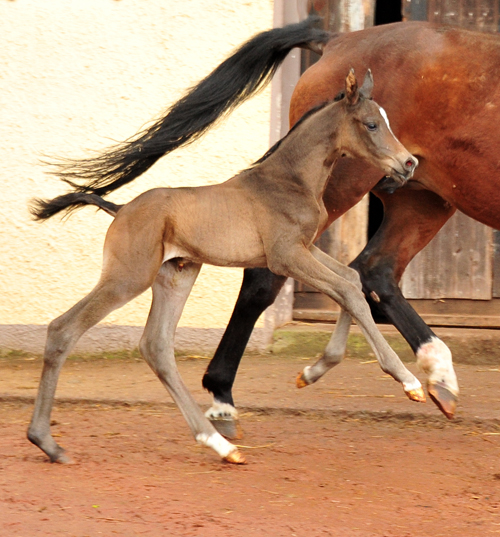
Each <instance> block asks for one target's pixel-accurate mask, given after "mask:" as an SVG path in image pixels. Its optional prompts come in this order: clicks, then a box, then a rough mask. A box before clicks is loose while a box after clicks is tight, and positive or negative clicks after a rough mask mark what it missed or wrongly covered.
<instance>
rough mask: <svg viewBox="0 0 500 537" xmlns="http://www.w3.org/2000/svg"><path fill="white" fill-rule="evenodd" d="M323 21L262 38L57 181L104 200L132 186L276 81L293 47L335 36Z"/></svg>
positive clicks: (64, 165) (61, 172)
mask: <svg viewBox="0 0 500 537" xmlns="http://www.w3.org/2000/svg"><path fill="white" fill-rule="evenodd" d="M320 20H321V19H320V18H319V17H309V18H308V19H306V20H305V21H303V22H300V23H298V24H290V25H288V26H285V27H284V28H275V29H273V30H269V31H267V32H263V33H260V34H258V35H256V36H255V37H254V38H252V39H250V40H249V41H247V42H246V43H245V44H243V45H242V46H241V47H240V48H239V49H238V50H237V51H236V52H235V53H234V54H233V55H232V56H230V57H229V58H228V59H227V60H225V61H224V62H223V63H221V64H220V65H219V67H217V68H216V69H215V70H214V71H213V72H212V73H211V74H209V75H208V76H207V77H206V78H205V79H204V80H202V81H201V82H200V83H199V84H198V85H197V86H195V87H194V88H192V89H191V90H190V91H189V92H188V93H187V94H186V95H185V96H184V97H183V98H182V99H181V100H180V101H178V102H177V103H175V104H174V105H173V106H172V107H171V108H170V109H169V110H167V112H166V114H165V115H164V116H163V117H161V118H160V119H159V120H157V121H156V123H154V124H153V125H152V126H151V127H149V128H147V129H146V130H144V131H142V132H139V133H138V134H137V135H136V136H135V137H133V138H131V139H129V140H127V141H125V142H123V143H121V144H118V145H117V146H114V147H111V148H110V149H109V150H107V151H105V152H104V153H102V154H101V155H99V156H97V157H95V158H90V159H85V160H81V161H79V160H75V161H73V160H65V161H62V162H61V163H59V164H56V166H57V168H58V170H57V171H56V172H55V175H57V176H58V177H60V178H61V179H63V180H64V181H66V182H67V183H69V184H70V185H71V186H72V187H73V188H75V189H76V190H77V191H79V192H89V193H94V194H98V195H101V196H102V195H105V194H108V193H109V192H112V191H113V190H115V189H117V188H119V187H121V186H123V185H125V184H127V183H129V182H130V181H133V180H134V179H135V178H136V177H139V175H141V174H142V173H144V172H145V171H146V170H148V169H149V168H150V167H151V166H152V165H153V164H154V163H155V162H156V161H157V160H158V159H159V158H160V157H162V156H163V155H165V154H167V153H169V152H171V151H173V150H174V149H177V148H178V147H181V146H183V145H186V144H189V143H190V142H193V141H195V140H196V139H197V138H199V137H200V136H202V135H203V134H204V133H205V131H207V130H208V129H209V128H210V127H211V126H212V125H213V124H214V123H215V122H216V121H217V120H218V119H220V118H221V117H223V116H224V115H225V114H227V113H229V112H230V111H231V110H232V109H234V108H235V107H236V106H238V105H239V104H241V103H242V102H243V101H245V100H246V99H248V98H249V97H250V96H252V95H254V94H255V93H256V92H257V91H259V90H261V89H262V88H264V86H265V85H266V84H267V83H268V82H269V81H270V80H271V78H272V77H273V75H274V73H275V72H276V70H277V69H278V67H279V66H280V64H281V63H282V62H283V60H284V59H285V58H286V56H287V54H288V53H289V52H290V50H292V49H293V48H294V47H301V48H308V49H311V50H317V49H318V48H319V47H320V46H321V45H322V44H324V43H326V42H327V41H328V39H329V37H330V34H329V33H328V32H326V31H324V30H321V29H319V28H316V27H315V25H317V24H318V22H319V21H320Z"/></svg>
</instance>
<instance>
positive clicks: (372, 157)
mask: <svg viewBox="0 0 500 537" xmlns="http://www.w3.org/2000/svg"><path fill="white" fill-rule="evenodd" d="M372 90H373V77H372V73H371V71H368V72H367V73H366V75H365V79H364V81H363V85H362V86H361V88H358V83H357V80H356V77H355V75H354V71H353V70H352V69H351V71H350V72H349V74H348V75H347V78H346V81H345V96H344V99H343V102H344V106H345V112H346V114H345V121H344V122H343V124H342V132H341V141H342V142H341V143H342V147H341V149H342V154H343V155H346V156H347V155H348V156H353V157H359V158H362V159H364V160H366V161H368V162H369V163H370V164H373V165H374V166H377V167H378V168H380V169H382V170H383V171H384V173H386V174H387V175H389V176H390V177H392V178H393V179H394V180H395V181H397V182H398V183H400V184H403V183H405V182H406V181H408V180H409V179H410V178H411V177H412V175H413V172H414V171H415V168H416V167H417V165H418V160H417V159H416V158H415V157H414V156H413V155H411V153H409V152H408V151H407V150H406V148H405V147H404V146H403V144H402V143H401V142H400V141H399V140H398V139H397V138H396V137H395V136H394V134H393V132H392V130H391V127H390V125H389V120H388V118H387V114H386V113H385V110H384V109H383V108H382V107H380V106H379V105H378V104H377V103H376V102H375V101H373V100H372Z"/></svg>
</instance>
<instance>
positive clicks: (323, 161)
mask: <svg viewBox="0 0 500 537" xmlns="http://www.w3.org/2000/svg"><path fill="white" fill-rule="evenodd" d="M344 115H345V107H344V106H342V103H340V102H335V103H329V104H327V105H325V107H324V108H322V109H320V110H318V111H317V112H315V113H313V114H312V115H311V116H310V117H307V118H306V119H304V121H303V123H301V124H300V125H298V126H297V127H296V128H295V129H293V130H292V131H291V132H290V133H289V134H288V135H287V136H286V138H284V139H283V141H282V144H281V146H280V147H279V149H278V150H277V151H276V153H275V155H272V157H274V159H273V160H274V162H273V164H275V165H277V166H279V167H280V169H282V170H283V173H285V174H287V175H293V177H294V181H295V182H296V181H297V180H299V181H300V182H301V183H302V184H303V185H304V187H305V188H307V189H308V190H310V191H311V192H312V193H313V195H314V196H315V197H316V198H320V197H322V195H323V192H324V189H325V187H326V183H327V181H328V178H329V176H330V173H331V170H332V167H333V166H334V165H335V163H336V161H337V159H338V158H339V157H340V156H341V139H340V138H341V130H342V125H341V123H342V120H343V119H344Z"/></svg>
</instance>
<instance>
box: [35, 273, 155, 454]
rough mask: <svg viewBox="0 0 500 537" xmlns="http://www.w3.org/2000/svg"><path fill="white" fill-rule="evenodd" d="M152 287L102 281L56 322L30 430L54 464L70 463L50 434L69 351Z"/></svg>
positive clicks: (48, 346) (46, 348) (48, 338)
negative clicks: (52, 414)
mask: <svg viewBox="0 0 500 537" xmlns="http://www.w3.org/2000/svg"><path fill="white" fill-rule="evenodd" d="M148 287H149V282H147V283H142V284H141V283H137V284H136V285H134V284H133V282H131V281H128V282H127V285H126V286H123V285H120V282H119V281H117V280H114V281H113V280H111V279H108V280H105V281H100V282H99V283H98V284H97V286H96V287H95V288H94V289H93V290H92V291H91V292H90V293H89V294H88V295H87V296H86V297H85V298H83V299H82V300H80V302H78V303H77V304H76V305H75V306H73V307H72V308H71V309H70V310H69V311H67V312H66V313H64V314H63V315H61V316H60V317H58V318H57V319H55V320H54V321H52V322H51V323H50V325H49V328H48V334H47V343H46V345H45V353H44V358H43V360H44V363H43V370H42V378H41V380H40V386H39V389H38V395H37V398H36V402H35V408H34V411H33V417H32V419H31V423H30V425H29V428H28V439H29V440H30V441H31V442H32V443H33V444H35V445H36V446H38V447H39V448H40V449H41V450H42V451H44V452H45V453H46V454H47V455H48V456H49V457H50V460H51V462H60V463H65V462H69V459H68V457H67V456H66V455H65V453H64V449H63V448H62V447H61V446H59V445H58V444H57V443H56V441H55V440H54V439H53V437H52V436H51V434H50V414H51V411H52V405H53V402H54V395H55V391H56V387H57V380H58V378H59V373H60V371H61V368H62V366H63V364H64V361H65V360H66V357H67V356H68V354H69V352H70V351H71V349H72V348H73V346H74V345H75V343H76V342H77V341H78V339H79V338H80V337H81V336H82V335H83V334H84V333H85V332H86V331H87V330H88V329H89V328H91V327H92V326H94V325H95V324H97V323H98V322H99V321H101V320H102V319H104V317H106V315H108V314H109V313H111V312H112V311H113V310H115V309H117V308H119V307H121V306H123V305H124V304H126V303H127V302H129V301H130V300H132V298H134V297H136V296H137V295H139V294H140V293H142V292H143V291H145V290H146V289H147V288H148Z"/></svg>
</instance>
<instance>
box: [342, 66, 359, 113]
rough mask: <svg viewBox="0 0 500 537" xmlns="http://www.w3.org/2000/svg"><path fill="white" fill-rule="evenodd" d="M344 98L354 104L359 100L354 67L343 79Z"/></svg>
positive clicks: (348, 102)
mask: <svg viewBox="0 0 500 537" xmlns="http://www.w3.org/2000/svg"><path fill="white" fill-rule="evenodd" d="M345 98H346V100H347V104H350V105H351V106H352V105H355V104H356V103H357V102H358V101H359V91H358V81H357V80H356V76H355V74H354V69H351V70H350V71H349V74H348V75H347V78H346V79H345Z"/></svg>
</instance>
